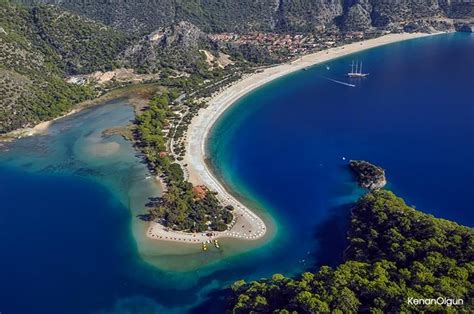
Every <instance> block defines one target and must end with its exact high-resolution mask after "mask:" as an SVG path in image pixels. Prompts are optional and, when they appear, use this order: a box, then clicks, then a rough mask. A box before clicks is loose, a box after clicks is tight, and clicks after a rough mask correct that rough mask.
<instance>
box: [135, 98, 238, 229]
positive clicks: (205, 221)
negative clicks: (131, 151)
mask: <svg viewBox="0 0 474 314" xmlns="http://www.w3.org/2000/svg"><path fill="white" fill-rule="evenodd" d="M178 95H179V93H178V92H177V91H176V90H173V89H170V90H169V91H167V92H162V93H159V94H158V95H156V96H155V97H154V98H153V99H152V100H151V101H150V103H149V108H148V109H147V110H145V112H143V113H142V114H141V115H139V116H138V117H137V128H136V139H137V145H138V147H139V148H140V149H141V150H142V152H143V153H144V154H145V156H146V158H147V162H148V164H149V166H150V167H151V169H152V170H153V171H154V172H156V173H157V174H159V175H161V176H162V177H163V180H164V181H165V184H166V191H165V193H164V194H163V196H162V197H160V198H158V199H157V200H155V201H154V202H152V204H150V205H151V210H150V216H151V218H152V219H155V220H158V221H159V222H160V223H162V224H164V225H165V226H167V227H170V228H173V229H176V230H185V231H192V232H202V231H207V230H218V231H223V230H226V229H227V224H228V223H230V222H231V221H232V218H233V216H232V213H231V209H230V208H224V207H223V206H222V205H221V204H220V202H219V200H218V199H217V198H216V194H215V193H213V192H211V191H208V190H207V189H206V188H204V187H200V188H199V191H198V192H196V191H195V190H194V189H193V186H192V184H191V183H189V182H187V181H185V179H184V173H183V170H182V168H181V166H180V165H179V164H177V163H175V162H173V160H172V158H171V157H170V156H169V155H168V153H167V148H166V138H165V137H164V135H163V128H164V126H166V125H167V123H168V121H169V119H170V118H172V117H173V115H174V113H173V106H174V105H171V102H172V100H174V99H175V98H177V97H178Z"/></svg>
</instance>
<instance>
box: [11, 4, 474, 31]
mask: <svg viewBox="0 0 474 314" xmlns="http://www.w3.org/2000/svg"><path fill="white" fill-rule="evenodd" d="M16 1H19V2H23V3H34V2H44V3H52V4H56V5H60V6H63V7H65V8H67V9H69V10H72V11H74V12H77V13H80V14H83V15H87V16H89V17H91V18H93V19H96V20H99V21H102V22H104V23H106V24H108V25H112V26H114V27H116V28H118V29H121V30H124V31H127V32H132V33H142V34H143V33H148V32H151V31H153V30H156V29H158V28H160V27H163V26H169V25H172V24H174V23H177V22H180V21H189V22H191V23H193V24H195V25H197V26H198V27H199V28H200V29H202V30H204V31H206V32H221V31H233V32H248V31H254V30H263V31H313V30H318V29H321V28H323V27H324V26H330V25H334V24H336V25H337V26H338V27H340V28H341V29H343V30H348V31H353V30H366V29H369V28H371V27H378V28H388V29H390V28H394V27H398V26H399V24H400V23H405V22H409V21H414V20H420V19H423V20H425V21H427V20H429V19H433V18H456V19H460V18H473V17H474V0H258V1H255V0H206V1H199V0H106V1H102V0H16Z"/></svg>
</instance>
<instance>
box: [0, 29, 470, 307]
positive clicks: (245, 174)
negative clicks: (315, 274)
mask: <svg viewBox="0 0 474 314" xmlns="http://www.w3.org/2000/svg"><path fill="white" fill-rule="evenodd" d="M472 51H474V36H473V35H471V34H447V35H440V36H435V37H430V38H423V39H417V40H411V41H407V42H401V43H396V44H392V45H389V46H384V47H380V48H376V49H371V50H368V51H364V52H361V53H358V54H355V55H352V56H349V57H344V58H339V59H336V60H333V61H331V62H328V63H326V64H324V65H321V66H314V67H312V68H311V69H310V70H308V71H300V72H298V73H294V74H291V75H288V76H286V77H284V78H282V79H279V80H277V81H274V82H272V83H270V84H267V85H265V86H264V87H262V88H259V89H258V90H256V91H255V92H253V93H251V94H249V95H247V96H246V97H244V98H242V99H241V100H239V101H238V103H237V104H236V105H235V106H233V107H232V108H231V109H230V110H228V111H227V112H226V113H225V114H224V115H223V117H222V118H221V119H220V120H219V121H218V123H217V124H216V126H215V127H214V129H213V130H212V132H211V135H210V138H209V141H208V144H207V150H208V155H209V157H210V165H211V166H212V167H213V169H214V172H215V173H216V175H217V176H219V177H220V178H221V179H222V180H223V181H224V182H225V184H226V185H227V186H228V187H229V188H231V189H232V190H233V191H235V193H236V194H237V196H238V197H240V198H241V199H242V200H243V201H244V202H246V203H248V204H249V205H250V206H252V207H253V208H256V210H257V211H258V212H259V213H260V214H262V215H264V217H265V219H266V220H267V222H270V223H274V224H275V228H273V229H274V230H276V232H275V234H274V235H272V237H271V239H270V238H269V239H267V240H268V241H266V242H260V243H256V244H252V245H250V246H247V244H245V243H244V244H242V243H236V242H232V241H227V242H225V243H224V244H223V248H222V251H217V250H213V251H212V252H210V253H209V254H207V253H202V252H200V250H199V248H198V247H197V248H196V247H185V248H183V247H177V246H176V245H169V244H158V243H156V242H154V241H151V240H148V239H146V238H145V237H144V236H143V234H144V228H145V227H146V225H145V224H144V223H143V222H141V221H140V220H139V219H138V218H137V217H136V216H137V215H138V214H139V213H141V212H142V211H143V207H144V205H145V203H146V202H147V199H148V197H150V196H156V195H158V194H159V187H158V186H157V185H156V183H155V182H154V181H153V179H147V177H148V176H149V173H148V171H147V169H146V166H145V165H144V164H143V162H142V160H141V158H140V156H137V155H136V152H135V151H134V149H133V147H132V146H131V145H130V143H128V142H126V141H125V140H123V139H122V138H121V137H119V136H109V137H104V136H102V132H103V130H105V129H107V128H110V127H114V126H120V125H126V124H128V123H129V122H130V120H131V119H132V118H133V111H132V108H131V107H130V106H129V105H128V101H127V100H126V99H120V100H116V101H113V102H109V103H106V104H104V105H101V106H97V107H94V108H90V109H87V110H84V111H82V112H80V113H78V114H76V115H74V116H70V117H67V118H64V119H61V120H58V121H57V122H55V123H54V124H53V125H52V127H51V128H50V130H49V132H48V134H46V135H42V136H36V137H30V138H24V139H21V140H19V141H16V142H15V143H12V144H6V145H3V146H1V148H0V149H1V152H0V197H1V199H2V205H1V209H0V227H1V228H0V239H1V240H0V249H1V252H2V258H1V259H0V278H1V279H2V280H1V281H0V311H1V312H4V313H32V312H34V313H173V312H176V313H182V312H191V313H212V312H216V313H220V312H222V304H223V297H224V294H225V293H223V292H222V291H221V290H220V288H221V287H222V286H225V285H227V284H229V283H231V282H233V281H234V280H237V279H240V278H245V279H248V280H251V279H258V278H261V277H265V276H270V275H271V274H273V273H276V272H280V273H285V274H289V275H290V274H294V273H297V272H300V271H302V270H312V269H314V268H316V267H317V266H318V265H320V264H330V265H335V264H337V263H338V262H339V261H340V260H341V253H342V250H343V248H344V245H345V230H346V227H347V222H348V217H349V211H350V206H351V204H352V203H353V202H354V201H355V200H356V199H357V198H358V196H360V195H361V193H363V191H361V190H360V189H358V188H357V186H356V185H355V184H354V180H353V177H352V176H351V174H350V173H349V171H348V170H347V162H348V160H349V159H367V160H369V161H372V162H374V163H376V164H379V165H381V166H382V167H384V168H386V169H387V174H388V180H389V182H390V184H389V186H388V187H389V188H390V189H391V190H393V191H394V192H395V193H397V194H398V195H400V196H402V197H404V198H405V199H406V201H407V202H408V203H409V204H413V205H415V206H416V207H417V208H418V209H420V210H423V211H426V212H428V213H431V214H433V215H435V216H438V217H443V218H447V219H451V220H454V221H456V222H458V223H461V224H465V225H469V226H473V225H474V216H473V215H474V214H473V211H472V203H473V202H474V198H473V195H472V193H471V191H470V190H471V187H470V184H471V182H473V180H474V166H473V165H474V126H473V121H474V100H473V99H474V97H473V95H472V82H473V80H472V73H474V59H472V56H471V55H472ZM352 59H358V60H364V66H365V68H366V69H367V71H369V72H370V77H369V78H368V79H365V80H359V81H352V83H353V84H355V85H356V87H355V88H351V87H348V86H344V85H340V84H337V83H334V82H333V81H330V80H328V79H327V78H331V79H336V80H342V81H347V82H349V81H348V80H347V79H346V78H345V77H344V73H345V72H346V71H347V70H348V65H349V64H350V62H351V60H352ZM326 66H328V67H329V70H328V69H327V68H326ZM250 248H251V249H250Z"/></svg>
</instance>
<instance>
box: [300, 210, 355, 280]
mask: <svg viewBox="0 0 474 314" xmlns="http://www.w3.org/2000/svg"><path fill="white" fill-rule="evenodd" d="M353 206H354V203H348V204H343V205H339V206H335V207H333V208H332V209H331V211H332V212H333V214H332V215H331V216H330V217H328V219H326V220H325V221H323V222H322V223H320V224H319V225H317V226H316V231H315V233H314V239H315V242H316V243H317V246H316V248H315V250H314V251H313V252H312V255H313V256H314V260H315V264H314V265H313V266H312V267H310V269H308V271H312V272H317V271H318V270H319V268H320V267H321V266H324V265H327V266H331V267H335V266H337V265H339V264H340V263H341V262H342V261H343V255H344V250H345V249H346V247H347V245H348V241H347V232H348V230H349V229H348V228H349V223H350V217H351V209H352V207H353Z"/></svg>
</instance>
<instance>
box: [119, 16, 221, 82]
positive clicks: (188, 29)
mask: <svg viewBox="0 0 474 314" xmlns="http://www.w3.org/2000/svg"><path fill="white" fill-rule="evenodd" d="M203 49H205V50H206V51H212V52H213V53H214V54H218V52H217V46H216V44H215V43H214V42H213V41H212V40H210V39H209V37H208V35H207V34H206V33H204V32H202V31H201V30H200V29H199V28H197V27H196V26H194V25H193V24H191V23H189V22H180V23H178V24H174V25H171V26H168V27H163V28H160V29H159V30H157V31H155V32H152V33H150V34H148V35H146V36H143V37H142V38H141V39H140V40H139V41H137V42H135V43H134V44H132V45H130V46H129V47H128V48H127V49H126V50H125V51H124V52H123V53H122V54H121V56H120V59H121V63H122V64H124V65H125V66H126V67H130V68H135V69H138V71H139V72H141V73H145V72H146V73H156V72H158V71H160V70H162V69H175V70H177V71H186V72H195V71H196V70H198V69H199V68H206V67H207V65H206V62H205V57H204V56H203V55H202V53H201V52H200V50H203Z"/></svg>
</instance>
